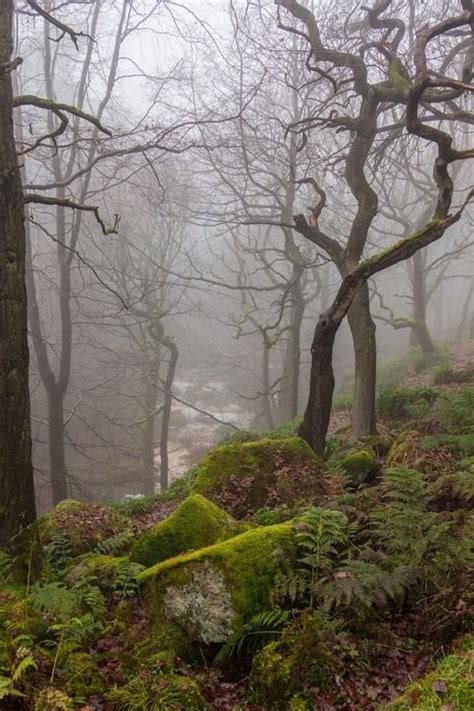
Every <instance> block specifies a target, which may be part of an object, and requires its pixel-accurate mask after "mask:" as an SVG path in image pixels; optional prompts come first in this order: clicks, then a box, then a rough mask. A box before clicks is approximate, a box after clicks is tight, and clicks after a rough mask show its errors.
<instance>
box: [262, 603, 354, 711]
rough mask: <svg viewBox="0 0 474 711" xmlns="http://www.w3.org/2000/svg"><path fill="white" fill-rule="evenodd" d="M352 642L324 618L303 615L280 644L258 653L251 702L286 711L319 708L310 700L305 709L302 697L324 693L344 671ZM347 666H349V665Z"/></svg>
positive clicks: (270, 644) (289, 628) (290, 625)
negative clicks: (318, 692)
mask: <svg viewBox="0 0 474 711" xmlns="http://www.w3.org/2000/svg"><path fill="white" fill-rule="evenodd" d="M349 644H350V641H349V640H347V639H346V638H345V637H344V635H342V634H340V633H338V632H337V631H336V629H335V626H334V623H332V624H331V623H330V622H328V621H327V619H325V618H324V617H323V616H322V615H317V614H312V613H311V612H304V613H303V614H302V615H300V617H299V618H298V619H296V620H293V621H292V622H290V624H289V625H287V626H286V627H285V629H284V630H283V632H282V635H281V637H280V639H279V640H277V641H273V642H270V643H269V644H267V645H266V646H265V647H263V649H262V650H261V651H260V652H258V653H257V654H256V655H255V657H254V659H253V663H252V670H251V674H250V685H251V695H252V700H253V701H255V702H257V703H258V704H263V705H264V708H269V709H275V711H286V709H289V708H297V709H301V708H303V709H304V708H316V706H313V704H312V703H310V702H309V700H308V705H307V707H306V706H302V705H301V702H303V699H302V698H301V697H299V701H300V702H299V704H298V705H296V706H292V701H293V703H296V699H297V698H298V696H299V695H300V694H301V693H303V694H304V693H305V692H306V691H310V690H311V689H315V688H317V689H320V690H324V689H326V688H328V686H329V685H330V684H331V682H332V680H333V678H334V675H335V674H340V673H342V672H343V671H344V670H345V666H346V664H347V662H346V661H345V660H344V661H343V657H344V652H346V653H347V652H349V651H350V647H349ZM347 666H348V665H347Z"/></svg>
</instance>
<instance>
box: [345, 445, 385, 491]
mask: <svg viewBox="0 0 474 711" xmlns="http://www.w3.org/2000/svg"><path fill="white" fill-rule="evenodd" d="M340 466H341V468H342V469H343V471H344V472H345V474H346V475H347V478H348V480H349V485H350V486H351V487H353V488H354V487H355V488H357V487H359V486H360V485H361V484H364V483H367V482H370V481H372V479H373V478H374V477H375V476H376V474H377V473H378V471H379V465H378V462H377V458H376V456H375V454H374V453H373V452H371V451H370V450H368V449H359V450H358V451H357V452H352V453H351V454H348V455H347V456H346V457H344V459H342V460H341V462H340Z"/></svg>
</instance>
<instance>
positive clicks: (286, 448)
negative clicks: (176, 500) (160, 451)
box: [193, 437, 325, 518]
mask: <svg viewBox="0 0 474 711" xmlns="http://www.w3.org/2000/svg"><path fill="white" fill-rule="evenodd" d="M324 488H325V487H324V465H323V463H322V462H321V461H320V459H319V458H318V457H317V456H316V455H315V454H314V452H313V451H312V449H311V448H310V447H309V445H308V444H307V443H306V442H305V441H304V440H302V439H300V438H299V437H287V438H284V439H281V440H278V439H271V438H263V439H259V440H257V441H250V442H242V443H237V444H226V445H221V446H219V447H217V448H216V449H214V450H212V451H211V452H210V453H209V454H208V455H207V456H206V457H205V458H204V459H203V461H202V462H201V464H200V466H199V468H198V471H197V476H196V480H195V482H194V485H193V492H194V493H201V494H204V495H205V496H207V497H208V498H210V499H211V500H213V501H215V502H216V503H217V504H219V506H222V508H224V509H225V510H226V511H228V512H230V513H231V514H232V515H233V516H235V517H236V518H243V517H245V516H248V514H249V513H253V512H255V511H257V510H258V509H260V508H262V507H264V506H268V505H270V504H271V505H279V504H283V503H286V504H291V503H292V502H294V501H296V500H298V499H303V498H305V499H308V498H312V497H317V496H318V495H321V494H322V493H323V492H324Z"/></svg>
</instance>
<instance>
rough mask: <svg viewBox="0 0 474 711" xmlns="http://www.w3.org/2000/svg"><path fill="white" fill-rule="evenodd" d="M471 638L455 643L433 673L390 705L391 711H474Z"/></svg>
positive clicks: (473, 660) (473, 662)
mask: <svg viewBox="0 0 474 711" xmlns="http://www.w3.org/2000/svg"><path fill="white" fill-rule="evenodd" d="M473 669H474V635H472V634H471V635H468V636H467V637H465V638H463V639H462V640H461V641H460V643H458V646H457V649H456V651H454V652H453V653H452V654H449V655H448V656H446V657H444V659H442V660H441V661H440V662H439V663H438V664H437V665H436V668H435V669H434V671H432V672H430V673H429V674H427V675H426V676H425V677H423V678H422V679H420V680H418V681H416V682H414V683H413V684H410V686H408V687H407V689H406V690H405V692H404V693H403V694H402V696H401V697H399V698H398V699H396V700H395V701H393V702H392V703H391V704H389V706H388V708H389V709H391V711H409V710H412V711H442V710H443V709H451V710H452V711H466V709H473V708H474V684H473Z"/></svg>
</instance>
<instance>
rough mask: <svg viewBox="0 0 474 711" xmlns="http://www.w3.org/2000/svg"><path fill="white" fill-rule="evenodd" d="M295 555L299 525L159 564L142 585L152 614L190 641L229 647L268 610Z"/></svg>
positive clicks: (280, 526) (145, 575)
mask: <svg viewBox="0 0 474 711" xmlns="http://www.w3.org/2000/svg"><path fill="white" fill-rule="evenodd" d="M294 549H295V533H294V529H293V525H292V524H291V523H282V524H277V525H275V526H268V527H266V528H258V529H254V530H251V531H247V532H246V533H243V534H241V535H239V536H236V537H235V538H231V539H230V540H227V541H224V542H221V543H216V544H214V545H213V546H209V547H208V548H202V549H200V550H198V551H195V552H193V553H187V554H183V555H180V556H177V557H176V558H172V559H170V560H166V561H164V562H162V563H158V564H157V565H155V566H153V567H152V568H149V569H148V570H145V571H144V572H143V573H141V574H140V575H139V576H138V580H139V582H140V583H141V584H142V585H143V594H144V597H145V604H146V606H147V608H148V609H149V610H150V611H152V612H153V611H154V613H155V614H156V615H159V616H161V617H163V615H164V617H165V618H166V619H168V620H169V621H171V622H173V623H175V624H178V625H180V626H181V627H182V628H183V629H185V631H186V634H187V635H188V637H189V638H190V639H194V640H196V641H204V642H223V641H225V640H226V639H227V638H228V637H229V636H230V635H231V634H232V632H235V631H236V630H238V629H240V628H241V627H242V625H243V624H244V623H245V622H247V621H248V620H250V619H251V617H253V615H255V614H257V613H258V612H261V611H262V610H265V609H267V608H268V606H269V597H270V592H271V590H272V587H273V583H274V578H275V575H276V573H277V571H278V570H279V569H280V566H281V564H282V563H283V561H288V560H290V559H291V558H292V556H293V555H294Z"/></svg>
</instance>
